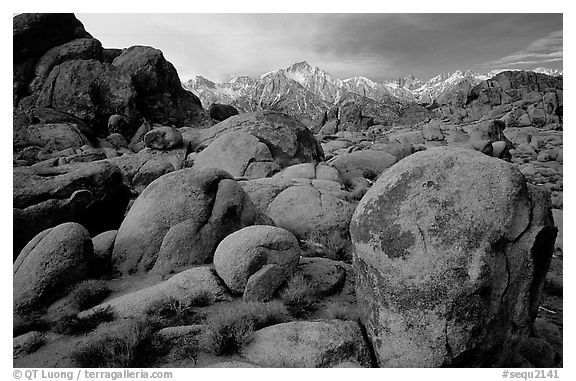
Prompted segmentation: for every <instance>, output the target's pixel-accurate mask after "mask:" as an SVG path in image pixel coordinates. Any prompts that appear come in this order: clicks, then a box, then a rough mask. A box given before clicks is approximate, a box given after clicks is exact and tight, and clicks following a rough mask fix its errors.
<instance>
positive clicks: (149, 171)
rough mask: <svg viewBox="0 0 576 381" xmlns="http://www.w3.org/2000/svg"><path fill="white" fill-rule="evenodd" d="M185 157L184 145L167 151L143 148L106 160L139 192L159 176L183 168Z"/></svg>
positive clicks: (134, 191)
mask: <svg viewBox="0 0 576 381" xmlns="http://www.w3.org/2000/svg"><path fill="white" fill-rule="evenodd" d="M185 159H186V148H185V147H181V148H176V149H172V150H169V151H159V150H155V149H150V148H144V149H142V150H140V151H139V152H138V153H137V154H135V155H132V154H130V155H122V156H119V157H114V158H111V159H108V160H107V162H109V163H111V164H114V165H115V166H117V167H118V168H120V171H121V172H122V176H123V177H124V179H125V181H126V182H127V184H128V185H129V186H130V188H131V190H132V192H133V193H135V194H140V193H142V191H143V190H144V188H146V187H147V186H148V185H149V184H150V183H151V182H152V181H154V180H156V179H157V178H159V177H160V176H162V175H165V174H167V173H170V172H173V171H177V170H180V169H182V168H184V161H185Z"/></svg>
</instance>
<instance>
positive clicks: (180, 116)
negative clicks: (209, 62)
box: [112, 46, 209, 126]
mask: <svg viewBox="0 0 576 381" xmlns="http://www.w3.org/2000/svg"><path fill="white" fill-rule="evenodd" d="M112 65H114V66H115V67H116V68H118V69H119V71H120V72H122V73H126V74H127V75H128V76H129V77H130V78H132V81H133V83H134V87H135V89H136V92H137V93H138V95H139V98H140V100H141V104H140V106H139V110H140V112H141V114H142V116H143V117H144V118H146V120H148V121H150V122H154V123H159V124H161V125H167V126H168V125H176V126H183V125H187V126H201V125H204V124H205V123H209V120H208V119H209V117H208V115H207V114H206V112H205V111H204V110H202V104H201V102H200V99H198V97H197V96H195V95H194V94H192V93H191V92H189V91H186V90H184V89H183V88H182V85H181V83H180V78H179V77H178V73H177V72H176V69H175V68H174V66H173V65H172V64H171V63H170V62H168V61H166V59H165V58H164V55H163V54H162V52H161V51H160V50H158V49H154V48H152V47H150V46H132V47H130V48H127V49H124V50H123V51H122V54H120V55H119V56H118V57H116V58H115V59H114V61H113V62H112ZM124 115H125V114H124Z"/></svg>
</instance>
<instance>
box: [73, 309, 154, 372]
mask: <svg viewBox="0 0 576 381" xmlns="http://www.w3.org/2000/svg"><path fill="white" fill-rule="evenodd" d="M156 323H157V322H156V321H155V320H154V319H143V320H131V321H127V322H125V323H123V324H121V325H119V326H116V327H115V328H114V329H113V330H110V331H107V332H105V333H101V332H99V333H96V334H93V335H92V336H89V337H88V340H87V341H86V342H85V343H84V344H82V345H80V346H78V347H77V348H76V349H75V350H74V351H73V353H72V358H73V360H74V362H75V363H76V364H77V366H78V367H83V368H103V367H104V368H129V367H145V366H147V365H149V364H150V362H151V361H153V359H154V358H155V357H156V356H157V355H158V348H157V347H156V346H154V345H153V344H152V335H153V334H154V332H156V330H157V329H158V328H159V327H158V326H157V324H156Z"/></svg>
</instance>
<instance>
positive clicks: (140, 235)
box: [112, 168, 256, 273]
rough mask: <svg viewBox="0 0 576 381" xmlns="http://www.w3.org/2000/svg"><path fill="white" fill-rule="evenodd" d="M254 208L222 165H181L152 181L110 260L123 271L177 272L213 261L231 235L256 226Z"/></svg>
mask: <svg viewBox="0 0 576 381" xmlns="http://www.w3.org/2000/svg"><path fill="white" fill-rule="evenodd" d="M255 218H256V210H255V208H254V205H253V204H252V202H251V201H250V198H249V197H248V196H247V195H246V193H245V192H244V191H243V190H242V187H241V186H240V185H239V184H238V183H236V181H234V180H233V179H232V177H231V176H230V175H229V174H228V173H226V172H224V171H221V170H216V169H208V170H204V171H196V170H194V169H190V168H187V169H182V170H179V171H175V172H171V173H168V174H166V175H163V176H161V177H159V178H158V179H156V180H154V181H153V182H152V183H150V185H148V187H146V189H144V191H143V192H142V193H141V194H140V196H139V197H138V198H137V199H136V201H135V202H134V205H133V206H132V208H131V209H130V211H129V212H128V214H127V215H126V218H125V219H124V221H123V222H122V225H121V226H120V228H119V229H118V234H117V236H116V242H115V245H114V252H113V254H112V260H113V264H114V266H115V268H116V269H117V270H119V271H121V272H123V273H126V272H129V273H130V272H134V271H149V270H152V269H154V270H155V271H159V272H161V273H168V272H171V271H174V270H175V269H177V268H179V267H181V266H187V265H191V264H202V263H206V262H211V261H212V257H213V255H214V251H215V250H216V246H217V245H218V243H220V241H221V240H222V239H223V238H224V237H226V236H227V235H228V234H230V233H232V232H234V231H236V230H238V229H241V228H243V227H245V226H248V225H252V224H253V223H254V221H255Z"/></svg>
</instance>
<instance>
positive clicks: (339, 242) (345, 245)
mask: <svg viewBox="0 0 576 381" xmlns="http://www.w3.org/2000/svg"><path fill="white" fill-rule="evenodd" d="M303 243H304V245H301V246H300V248H301V249H303V251H304V254H303V255H304V256H307V257H322V258H329V259H336V260H340V261H346V262H350V261H351V260H352V256H351V244H350V234H349V233H348V232H341V231H338V230H331V231H326V230H315V231H311V232H309V233H307V234H306V237H305V239H304V241H303ZM302 246H304V247H302Z"/></svg>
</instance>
